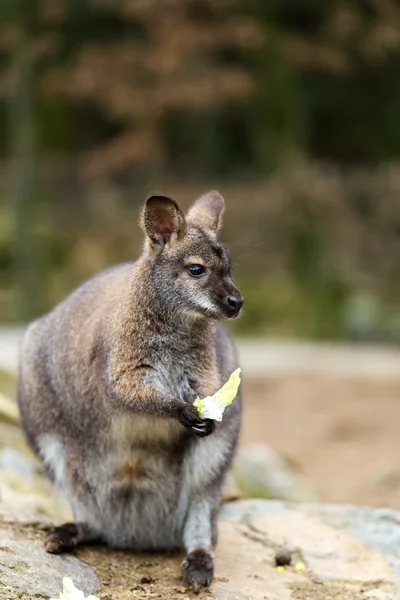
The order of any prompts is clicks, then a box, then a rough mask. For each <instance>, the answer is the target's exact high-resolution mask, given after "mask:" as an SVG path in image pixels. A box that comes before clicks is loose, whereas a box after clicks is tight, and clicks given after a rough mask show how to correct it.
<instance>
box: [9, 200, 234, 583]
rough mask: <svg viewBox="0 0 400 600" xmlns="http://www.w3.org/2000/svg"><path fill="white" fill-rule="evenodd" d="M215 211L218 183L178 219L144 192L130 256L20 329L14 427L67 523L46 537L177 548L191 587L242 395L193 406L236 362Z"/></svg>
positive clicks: (61, 546)
mask: <svg viewBox="0 0 400 600" xmlns="http://www.w3.org/2000/svg"><path fill="white" fill-rule="evenodd" d="M223 211H224V200H223V198H222V196H221V195H220V194H219V193H218V192H210V193H208V194H206V195H205V196H202V197H201V198H199V199H198V200H197V201H196V202H195V203H194V204H193V206H192V207H191V209H190V210H189V212H188V214H187V216H186V218H185V216H184V214H183V212H182V211H181V209H180V208H179V206H178V205H177V204H176V203H175V201H173V200H171V199H170V198H167V197H165V196H151V197H150V198H148V200H147V201H146V203H145V205H144V207H143V209H142V212H141V219H140V224H141V228H142V229H143V231H144V233H145V243H144V248H143V253H142V255H141V256H140V258H139V259H138V260H137V262H135V263H130V264H124V265H119V266H116V267H113V268H110V269H108V270H106V271H103V272H102V273H100V274H98V275H96V276H95V277H93V278H92V279H90V280H89V281H87V282H86V283H84V284H83V285H82V286H80V287H79V288H78V289H77V290H75V291H74V292H73V293H72V294H71V295H70V296H69V297H67V298H66V299H65V300H64V301H63V302H61V303H60V304H59V305H58V306H56V308H54V309H53V310H52V311H51V312H50V313H48V314H47V315H45V316H43V317H41V318H39V319H38V320H36V321H34V322H33V323H32V324H31V325H30V326H29V327H28V329H27V331H26V333H25V335H24V338H23V341H22V344H21V358H20V369H19V383H18V402H19V407H20V413H21V420H22V425H23V428H24V430H25V432H26V435H27V438H28V440H29V442H30V444H31V445H32V447H33V449H34V450H35V452H36V453H37V455H38V456H39V457H40V458H41V460H42V461H43V464H44V465H45V468H46V470H47V473H48V475H49V476H50V478H51V479H52V480H53V482H54V484H55V485H56V486H57V487H58V488H59V489H60V490H61V492H62V493H64V494H65V496H66V498H67V500H68V502H69V503H70V505H71V508H72V511H73V514H74V519H75V523H67V524H65V525H61V526H59V527H55V528H54V529H53V530H52V531H51V532H50V533H49V534H48V535H47V537H46V538H45V541H44V545H45V548H46V550H47V551H48V552H52V553H59V552H65V551H71V550H72V549H73V548H74V547H75V546H76V545H77V544H81V543H84V542H104V543H107V544H109V545H110V546H112V547H117V548H130V549H137V550H173V549H179V548H184V549H185V551H186V559H185V561H184V563H183V568H184V576H185V581H186V583H187V584H188V585H189V586H191V587H192V588H193V589H194V591H196V592H197V591H199V589H200V588H201V587H202V586H209V585H210V582H211V580H212V577H213V570H214V566H213V550H214V547H215V544H216V541H217V513H218V509H219V504H220V492H221V486H222V483H223V479H224V476H225V474H226V471H227V469H228V467H229V464H230V462H231V459H232V455H233V453H234V450H235V446H236V443H237V439H238V434H239V429H240V420H241V399H240V392H239V393H238V396H237V397H236V399H235V400H234V401H233V403H232V404H231V405H230V406H229V407H228V408H227V410H226V411H225V413H224V416H223V419H222V422H218V423H216V422H214V421H211V420H208V419H205V420H202V419H200V418H199V415H198V412H197V410H196V408H195V407H194V406H193V401H194V400H195V398H196V396H200V397H205V396H209V395H211V394H213V393H215V392H216V391H217V389H219V388H220V387H221V385H222V384H223V383H225V382H226V381H227V379H228V377H229V376H230V374H231V373H232V371H233V370H234V369H236V368H237V366H238V363H237V357H236V352H235V348H234V345H233V342H232V340H231V338H230V336H229V335H228V333H227V332H226V330H225V328H224V327H223V325H222V324H221V323H220V322H219V321H220V320H222V319H231V318H234V317H237V316H238V314H239V312H240V309H241V307H242V305H243V298H242V297H241V295H240V293H239V291H238V289H237V287H236V286H235V284H234V283H233V281H232V279H231V265H230V260H229V257H228V254H227V249H226V247H225V246H224V245H223V244H222V243H221V242H220V241H219V238H218V230H219V228H220V225H221V217H222V213H223Z"/></svg>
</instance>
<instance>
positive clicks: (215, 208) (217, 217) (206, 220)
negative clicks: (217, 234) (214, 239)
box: [187, 191, 225, 231]
mask: <svg viewBox="0 0 400 600" xmlns="http://www.w3.org/2000/svg"><path fill="white" fill-rule="evenodd" d="M224 210H225V201H224V199H223V197H222V196H221V194H220V193H219V192H214V191H213V192H208V193H207V194H204V196H201V197H200V198H199V199H198V200H196V202H195V203H194V204H193V206H192V207H191V208H190V209H189V212H188V214H187V219H188V221H189V220H190V221H191V222H192V223H193V224H196V225H199V226H200V227H204V228H205V229H211V230H212V231H218V229H219V228H220V227H221V221H222V215H223V212H224Z"/></svg>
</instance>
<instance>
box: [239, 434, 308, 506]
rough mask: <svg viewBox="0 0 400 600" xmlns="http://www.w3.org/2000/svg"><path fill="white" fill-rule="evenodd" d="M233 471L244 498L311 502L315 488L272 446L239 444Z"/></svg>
mask: <svg viewBox="0 0 400 600" xmlns="http://www.w3.org/2000/svg"><path fill="white" fill-rule="evenodd" d="M232 473H233V475H234V477H235V479H236V481H237V483H238V486H239V489H240V491H241V493H242V495H243V496H244V497H247V498H271V499H279V500H290V501H292V500H293V501H301V502H303V501H304V502H314V501H316V500H317V497H316V494H315V492H314V491H313V490H312V489H311V486H310V485H309V484H308V483H306V482H305V481H304V480H303V479H302V478H301V477H300V476H299V475H297V474H296V473H294V471H293V469H291V467H290V466H289V464H288V463H287V462H286V461H285V460H284V459H283V458H282V457H281V456H280V455H279V454H278V453H277V452H275V450H273V449H272V448H270V447H269V446H267V445H265V444H249V445H247V446H243V447H241V448H239V450H238V453H237V455H236V458H235V460H234V463H233V468H232Z"/></svg>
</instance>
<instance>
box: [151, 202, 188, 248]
mask: <svg viewBox="0 0 400 600" xmlns="http://www.w3.org/2000/svg"><path fill="white" fill-rule="evenodd" d="M140 221H141V227H142V229H143V231H144V232H145V233H146V234H147V235H148V237H149V238H150V240H151V241H152V242H154V243H155V244H159V245H160V246H165V245H166V244H168V243H170V242H174V241H175V240H180V239H181V238H182V237H183V236H184V235H185V231H186V221H185V217H184V214H183V212H182V211H181V209H180V208H179V206H178V205H177V203H176V202H175V201H174V200H172V199H171V198H167V196H150V198H148V199H147V200H146V202H145V205H144V207H143V210H142V214H141V220H140Z"/></svg>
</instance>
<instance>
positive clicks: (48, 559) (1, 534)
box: [0, 529, 100, 600]
mask: <svg viewBox="0 0 400 600" xmlns="http://www.w3.org/2000/svg"><path fill="white" fill-rule="evenodd" d="M60 574H62V575H63V576H70V577H73V580H74V582H75V584H76V586H77V587H78V588H79V589H81V590H82V591H84V592H85V593H86V594H89V593H91V592H97V590H99V589H100V582H99V581H98V579H97V577H96V575H95V573H94V571H93V569H92V567H90V566H89V565H86V564H85V563H84V562H82V561H81V560H79V559H78V558H76V557H75V556H72V555H70V556H68V555H65V556H51V555H50V554H47V553H46V552H45V550H44V549H43V546H42V544H41V543H39V542H37V541H31V540H29V539H27V538H26V536H25V535H23V533H20V532H14V531H12V530H11V529H4V530H0V600H14V598H20V597H21V595H22V598H25V597H26V596H28V597H29V596H33V597H39V598H49V597H50V596H53V597H57V596H58V594H59V591H60Z"/></svg>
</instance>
